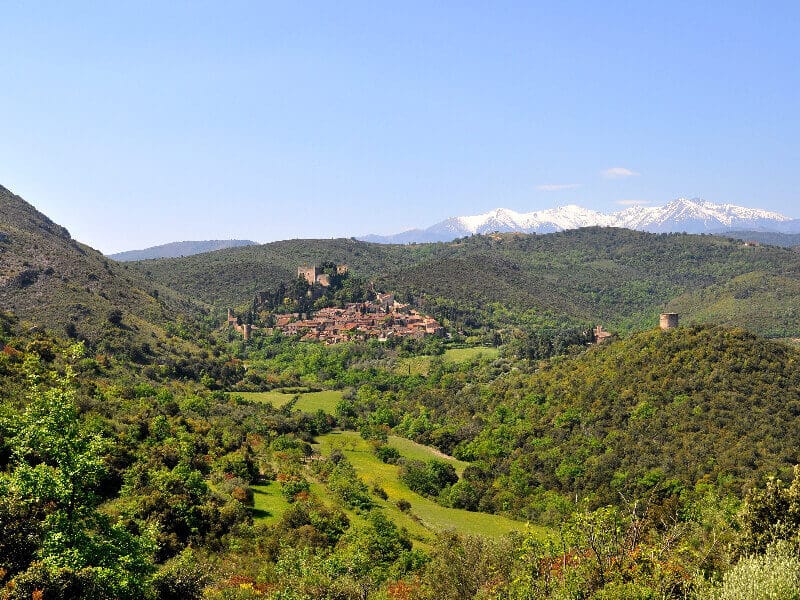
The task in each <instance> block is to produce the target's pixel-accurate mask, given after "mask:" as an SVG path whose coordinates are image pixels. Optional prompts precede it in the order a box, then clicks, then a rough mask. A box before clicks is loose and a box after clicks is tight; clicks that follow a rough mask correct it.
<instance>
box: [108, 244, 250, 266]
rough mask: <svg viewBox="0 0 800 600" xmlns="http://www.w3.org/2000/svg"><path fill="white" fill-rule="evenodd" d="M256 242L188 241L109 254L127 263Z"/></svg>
mask: <svg viewBox="0 0 800 600" xmlns="http://www.w3.org/2000/svg"><path fill="white" fill-rule="evenodd" d="M255 245H257V242H254V241H252V240H195V241H193V240H190V241H184V242H170V243H169V244H161V245H159V246H151V247H150V248H143V249H141V250H126V251H125V252H117V253H116V254H109V255H108V257H109V258H113V259H114V260H116V261H118V262H129V261H133V260H148V259H151V258H179V257H181V256H192V255H194V254H201V253H203V252H213V251H215V250H224V249H225V248H240V247H242V246H255Z"/></svg>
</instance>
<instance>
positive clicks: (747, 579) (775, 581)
mask: <svg viewBox="0 0 800 600" xmlns="http://www.w3.org/2000/svg"><path fill="white" fill-rule="evenodd" d="M762 598H769V599H770V600H798V599H800V559H798V557H797V554H796V552H795V551H794V548H793V547H792V545H791V544H789V543H788V542H777V543H775V544H772V545H771V546H769V547H768V548H767V551H766V553H765V554H763V555H760V556H748V557H746V558H743V559H741V560H740V561H739V562H738V563H737V565H736V566H735V567H733V568H732V569H731V570H730V571H728V572H727V573H725V575H724V576H723V578H722V583H721V584H719V585H717V586H713V587H711V588H710V589H708V590H706V592H705V593H704V594H701V595H700V600H761V599H762Z"/></svg>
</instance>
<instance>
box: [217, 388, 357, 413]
mask: <svg viewBox="0 0 800 600" xmlns="http://www.w3.org/2000/svg"><path fill="white" fill-rule="evenodd" d="M230 394H231V395H232V396H241V397H242V398H245V399H246V400H254V401H256V402H266V403H267V404H271V405H272V406H274V407H275V408H280V407H281V406H283V405H284V404H286V403H288V402H289V401H290V400H291V399H292V398H294V397H295V396H299V399H298V400H297V404H295V408H296V409H297V410H301V411H303V412H307V413H315V412H317V411H318V410H320V409H321V410H322V411H323V412H325V413H328V414H331V415H332V414H333V413H334V411H335V410H336V404H337V403H338V402H339V400H341V399H342V392H340V391H338V390H322V391H321V392H295V391H282V390H271V391H269V392H230Z"/></svg>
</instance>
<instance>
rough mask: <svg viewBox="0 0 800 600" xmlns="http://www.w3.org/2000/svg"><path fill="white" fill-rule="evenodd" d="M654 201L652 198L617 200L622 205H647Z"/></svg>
mask: <svg viewBox="0 0 800 600" xmlns="http://www.w3.org/2000/svg"><path fill="white" fill-rule="evenodd" d="M652 203H653V201H652V200H617V202H616V204H619V205H620V206H646V205H647V204H652Z"/></svg>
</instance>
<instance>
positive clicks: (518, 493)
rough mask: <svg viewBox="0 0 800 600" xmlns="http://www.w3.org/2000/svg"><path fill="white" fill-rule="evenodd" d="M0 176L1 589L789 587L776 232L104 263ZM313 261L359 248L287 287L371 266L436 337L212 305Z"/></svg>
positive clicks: (798, 581) (344, 287) (786, 265)
mask: <svg viewBox="0 0 800 600" xmlns="http://www.w3.org/2000/svg"><path fill="white" fill-rule="evenodd" d="M0 192H3V193H2V194H0V200H2V202H3V205H2V208H3V212H2V213H1V214H2V220H0V258H2V273H0V277H2V279H0V298H2V300H3V303H4V304H3V309H4V310H3V312H0V599H9V600H10V599H15V600H16V599H20V600H22V599H26V600H27V599H37V600H40V599H64V600H66V599H68V598H86V599H89V598H91V599H106V598H107V599H113V598H131V599H134V598H151V599H153V600H155V599H173V598H184V599H185V598H188V599H192V598H207V599H220V600H222V599H244V598H270V599H274V600H278V599H280V600H287V599H291V600H295V599H296V600H299V599H303V600H306V599H309V600H310V599H316V598H327V599H331V600H334V599H335V600H350V599H352V600H363V599H367V600H389V599H391V600H402V599H411V598H415V599H416V598H420V599H428V600H440V599H453V600H456V599H469V598H476V599H478V598H480V599H488V598H498V599H505V600H523V599H524V600H533V599H559V600H561V599H563V600H567V599H594V600H610V599H619V600H622V599H627V598H638V599H656V598H658V599H672V598H674V599H678V598H681V599H685V598H693V599H696V600H711V599H723V598H725V599H727V598H731V599H732V598H781V599H782V598H787V599H788V598H797V590H798V589H800V537H798V531H800V471H798V468H797V467H796V465H797V464H798V462H800V457H798V448H800V423H799V422H798V416H800V374H798V373H799V371H798V366H799V365H800V349H798V348H797V347H796V345H793V344H792V342H790V341H776V340H770V339H767V338H766V337H764V336H765V335H768V336H771V337H786V336H788V335H796V333H795V331H796V329H795V328H796V326H797V325H796V319H795V318H794V315H795V313H794V312H793V311H796V310H797V308H798V303H797V296H796V295H797V293H798V292H799V291H800V290H798V288H797V276H798V264H799V263H798V260H797V255H796V254H795V253H793V252H791V251H788V250H782V249H778V248H769V247H758V248H751V247H744V246H742V245H741V244H740V243H738V242H734V241H732V240H725V239H719V238H715V237H712V236H685V235H663V236H659V235H650V234H641V233H636V232H626V231H620V230H612V229H588V230H579V231H575V232H568V233H565V234H554V235H547V236H516V235H503V236H478V237H474V238H469V239H464V240H459V241H456V242H454V243H452V244H430V245H418V246H409V247H399V246H396V247H392V246H383V247H373V246H371V245H368V244H362V243H359V242H355V241H352V240H333V241H315V242H305V241H295V242H285V243H279V244H271V245H266V246H259V247H248V248H244V249H237V250H224V251H220V252H216V253H212V254H209V255H205V256H199V257H191V259H185V260H175V261H148V262H144V263H141V264H140V265H138V266H137V267H135V268H134V267H129V268H128V269H126V268H125V267H124V266H121V265H118V264H116V263H113V262H112V261H107V260H106V259H104V258H103V257H102V256H100V255H99V254H98V253H96V252H95V251H94V250H91V249H90V248H88V247H85V246H82V245H80V244H78V243H77V242H74V241H73V240H71V238H70V237H69V234H68V233H67V232H66V231H65V230H63V229H62V228H60V227H59V226H58V225H56V224H54V223H52V221H50V220H49V219H47V217H45V216H44V215H41V214H40V213H38V212H36V211H35V209H33V208H32V207H30V206H29V205H27V204H25V203H24V201H22V200H21V199H20V198H18V197H15V196H12V195H10V194H7V193H5V191H4V190H0ZM247 257H249V258H247ZM323 260H324V261H328V260H329V261H331V263H343V262H344V263H347V264H349V265H350V267H351V273H352V276H348V277H342V278H341V280H340V281H336V282H335V285H332V286H330V289H328V290H317V293H318V295H317V296H316V297H315V293H314V292H313V290H312V294H311V296H309V295H308V291H309V289H308V286H306V288H304V289H302V290H301V289H300V288H299V287H298V293H297V294H296V298H295V302H297V303H298V304H299V303H301V301H302V302H306V301H309V300H308V299H310V302H312V304H311V308H313V302H320V303H323V304H326V303H332V304H335V303H337V302H343V301H345V300H351V299H353V298H356V297H359V295H361V294H364V293H366V291H367V288H368V285H367V283H366V282H368V281H374V282H375V285H376V287H379V289H387V290H395V291H397V292H398V294H399V295H400V296H401V297H403V298H407V299H408V300H410V301H412V302H414V303H415V304H416V305H417V306H419V307H422V308H424V309H427V310H430V311H431V312H433V313H435V314H437V315H439V316H440V318H441V319H442V320H443V322H445V324H446V325H447V327H448V332H449V334H450V336H449V337H445V338H439V337H428V338H422V339H411V338H407V339H394V340H390V341H388V342H378V341H376V340H371V341H358V340H356V341H350V342H345V343H340V344H336V345H331V346H326V345H324V344H321V343H310V342H301V341H299V339H298V337H288V336H283V335H281V334H280V333H277V332H275V333H272V332H270V333H267V332H266V331H263V330H256V331H255V332H254V333H253V337H252V338H251V339H250V340H248V341H245V340H243V339H242V338H241V336H240V335H239V334H238V333H237V332H236V331H235V330H234V329H232V328H227V327H226V326H225V325H223V322H222V319H221V315H222V310H223V309H224V307H225V304H235V305H236V306H242V307H244V308H245V309H247V308H248V307H249V306H250V303H251V301H252V297H251V294H252V292H254V291H256V290H263V289H264V288H269V281H272V282H275V285H276V286H277V284H280V283H281V282H283V281H286V282H287V283H288V284H292V283H293V282H296V279H295V278H294V275H295V274H296V265H297V262H304V261H305V262H313V261H319V262H322V261H323ZM248 261H249V262H248ZM268 263H269V264H272V265H273V266H272V267H266V266H265V265H267V264H268ZM215 265H216V266H215ZM246 265H249V266H246ZM193 269H196V271H194V274H193V271H192V270H193ZM270 269H273V270H272V271H270ZM148 271H149V272H148ZM201 272H204V273H205V276H206V279H205V280H204V282H200V281H199V280H198V282H193V277H195V276H199V274H200V273H201ZM223 273H224V274H225V275H224V276H223ZM247 273H250V274H251V275H252V276H253V277H252V279H251V280H248V279H247V277H249V276H250V275H247ZM270 273H273V274H274V277H273V276H272V275H270ZM265 274H266V275H265ZM170 277H172V278H174V279H173V280H172V281H173V282H177V283H176V287H177V288H178V289H171V288H170V286H168V285H167V283H168V280H169V278H170ZM270 277H273V278H272V279H270ZM265 280H269V281H266V285H264V284H265ZM158 282H160V283H158ZM195 285H196V286H197V289H193V288H192V286H195ZM272 289H274V290H275V291H276V293H277V291H278V288H277V287H274V288H272ZM287 293H288V292H287ZM240 294H241V298H240ZM337 294H338V296H337ZM277 297H278V295H276V296H275V298H277ZM287 297H289V298H290V299H291V295H290V294H289V296H287V295H286V294H284V295H283V298H281V299H280V302H273V305H272V306H267V307H266V308H268V309H269V310H272V311H278V312H279V311H280V310H283V308H286V307H285V306H284V307H283V308H281V306H278V304H282V302H283V300H285V299H286V298H287ZM267 300H269V299H267ZM273 300H274V298H273ZM664 305H668V306H670V307H680V312H681V314H682V322H683V323H684V325H683V326H681V327H678V328H677V329H672V330H667V331H661V330H660V329H655V327H654V324H655V319H656V318H657V315H658V312H659V310H661V309H662V308H663V307H664ZM79 307H80V310H79ZM770 311H771V312H770ZM598 320H602V321H603V322H604V323H609V324H610V326H611V325H613V326H614V327H615V329H616V331H617V333H618V334H619V335H618V336H617V337H616V338H615V339H612V340H610V341H608V342H606V343H603V344H591V343H590V342H591V337H590V336H588V335H587V333H586V327H587V326H588V325H589V324H591V323H593V322H596V321H598ZM695 321H698V322H699V321H705V323H695ZM745 326H746V327H745ZM478 342H483V343H485V344H487V345H485V346H480V345H478Z"/></svg>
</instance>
